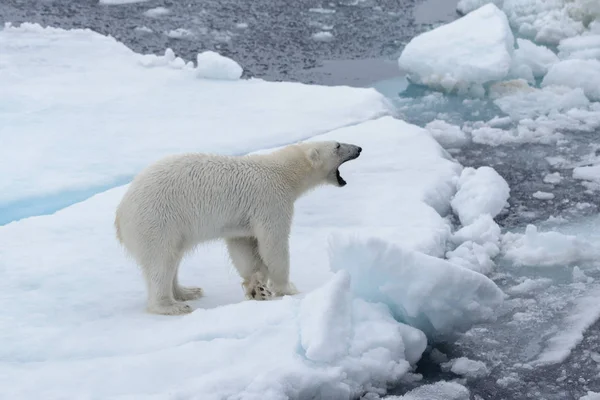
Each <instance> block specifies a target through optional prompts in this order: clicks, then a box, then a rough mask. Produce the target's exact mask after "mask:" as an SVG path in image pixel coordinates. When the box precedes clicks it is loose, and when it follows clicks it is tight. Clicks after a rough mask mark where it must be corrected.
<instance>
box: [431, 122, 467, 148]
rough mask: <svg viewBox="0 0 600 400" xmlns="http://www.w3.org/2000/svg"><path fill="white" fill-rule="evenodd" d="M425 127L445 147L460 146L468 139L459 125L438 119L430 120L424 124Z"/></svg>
mask: <svg viewBox="0 0 600 400" xmlns="http://www.w3.org/2000/svg"><path fill="white" fill-rule="evenodd" d="M425 129H427V130H428V131H429V133H431V136H433V137H434V138H435V140H437V141H438V143H439V144H441V145H442V146H443V147H445V148H454V147H462V146H464V145H465V144H467V143H468V141H469V139H468V138H467V135H466V134H465V133H464V132H463V131H462V130H461V129H460V127H458V126H456V125H452V124H449V123H447V122H446V121H443V120H440V119H436V120H433V121H431V122H430V123H428V124H427V125H425Z"/></svg>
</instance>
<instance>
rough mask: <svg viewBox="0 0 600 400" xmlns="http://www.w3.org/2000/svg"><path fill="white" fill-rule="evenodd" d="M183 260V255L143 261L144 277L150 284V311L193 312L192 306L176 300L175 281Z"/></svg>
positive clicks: (168, 312)
mask: <svg viewBox="0 0 600 400" xmlns="http://www.w3.org/2000/svg"><path fill="white" fill-rule="evenodd" d="M180 262H181V255H180V254H176V255H163V256H162V257H161V256H156V255H155V257H151V258H150V257H149V258H148V260H147V261H146V262H145V263H143V272H144V277H145V278H146V283H147V286H148V311H149V312H151V313H153V314H163V315H181V314H188V313H190V312H192V308H191V307H190V306H189V305H187V304H185V303H182V302H180V301H177V300H175V297H174V293H173V282H174V279H175V277H176V275H177V269H178V267H179V263H180Z"/></svg>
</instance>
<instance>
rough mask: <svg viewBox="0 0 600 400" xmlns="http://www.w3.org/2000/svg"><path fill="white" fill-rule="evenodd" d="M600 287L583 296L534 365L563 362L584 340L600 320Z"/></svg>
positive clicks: (548, 341) (576, 300)
mask: <svg viewBox="0 0 600 400" xmlns="http://www.w3.org/2000/svg"><path fill="white" fill-rule="evenodd" d="M599 298H600V287H597V288H596V289H595V290H591V291H589V292H587V293H585V294H584V295H581V296H580V297H578V298H577V299H575V300H574V302H573V303H574V305H573V307H572V309H571V310H570V311H569V314H568V315H565V316H564V320H563V321H562V322H561V325H562V326H563V327H562V328H561V330H560V331H559V332H558V333H556V334H555V335H554V336H552V337H551V338H550V339H548V340H547V341H546V347H545V349H544V351H542V353H541V354H540V355H539V356H538V357H537V358H536V360H535V361H534V362H533V363H532V364H533V365H536V366H539V365H549V364H557V363H561V362H563V361H564V360H565V359H566V358H567V357H568V356H569V354H571V350H572V349H573V348H575V346H577V345H578V344H579V343H580V342H581V341H582V340H583V333H584V332H585V330H586V329H587V328H589V327H590V326H591V325H592V324H593V323H595V322H596V321H597V320H598V319H599V318H600V302H599V301H598V299H599Z"/></svg>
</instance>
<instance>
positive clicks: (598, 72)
mask: <svg viewBox="0 0 600 400" xmlns="http://www.w3.org/2000/svg"><path fill="white" fill-rule="evenodd" d="M574 71H576V73H574ZM549 85H562V86H567V87H570V88H580V89H583V91H584V93H585V95H586V96H587V97H588V98H589V99H590V100H592V101H600V61H599V60H564V61H561V62H558V63H556V64H554V65H553V66H552V67H550V70H549V71H548V73H547V74H546V76H545V77H544V80H543V81H542V87H543V86H549Z"/></svg>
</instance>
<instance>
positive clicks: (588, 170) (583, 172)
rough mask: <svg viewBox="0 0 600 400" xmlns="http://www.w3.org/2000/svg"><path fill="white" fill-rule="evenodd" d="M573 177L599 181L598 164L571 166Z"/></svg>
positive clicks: (599, 171) (599, 167)
mask: <svg viewBox="0 0 600 400" xmlns="http://www.w3.org/2000/svg"><path fill="white" fill-rule="evenodd" d="M573 178H575V179H582V180H586V181H597V182H600V165H592V166H588V167H576V168H573Z"/></svg>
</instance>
